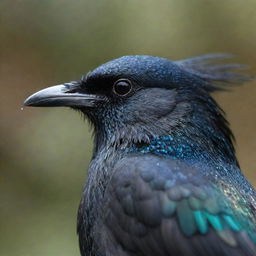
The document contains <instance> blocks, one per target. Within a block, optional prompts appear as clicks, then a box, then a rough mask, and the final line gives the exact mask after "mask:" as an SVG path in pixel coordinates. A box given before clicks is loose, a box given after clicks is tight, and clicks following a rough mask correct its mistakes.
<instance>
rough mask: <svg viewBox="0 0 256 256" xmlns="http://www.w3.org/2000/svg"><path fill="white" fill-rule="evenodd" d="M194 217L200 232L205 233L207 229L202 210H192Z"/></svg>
mask: <svg viewBox="0 0 256 256" xmlns="http://www.w3.org/2000/svg"><path fill="white" fill-rule="evenodd" d="M194 218H195V221H196V224H197V227H198V230H199V232H200V233H201V234H206V233H207V231H208V224H207V219H206V217H205V215H204V214H203V213H202V211H194Z"/></svg>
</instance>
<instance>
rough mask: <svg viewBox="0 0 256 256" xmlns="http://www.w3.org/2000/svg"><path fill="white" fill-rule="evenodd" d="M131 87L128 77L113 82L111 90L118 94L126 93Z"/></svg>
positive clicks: (123, 94)
mask: <svg viewBox="0 0 256 256" xmlns="http://www.w3.org/2000/svg"><path fill="white" fill-rule="evenodd" d="M131 89H132V84H131V82H130V81H129V80H128V79H119V80H117V81H116V82H115V83H114V86H113V92H114V93H115V94H117V95H120V96H125V95H127V94H128V93H129V92H130V91H131Z"/></svg>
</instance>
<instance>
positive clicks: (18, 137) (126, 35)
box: [0, 0, 256, 256]
mask: <svg viewBox="0 0 256 256" xmlns="http://www.w3.org/2000/svg"><path fill="white" fill-rule="evenodd" d="M255 24H256V1H255V0H243V1H241V0H225V1H223V0H189V1H188V0H179V1H178V0H166V1H164V0H159V1H155V0H147V1H146V0H145V1H137V0H126V1H121V0H116V1H114V0H108V1H107V0H96V1H88V0H73V1H71V0H11V1H10V0H1V1H0V53H1V55H0V71H1V73H0V86H1V90H0V115H1V123H0V124H1V125H0V255H1V256H16V255H17V256H30V255H31V256H32V255H33V256H34V255H36V256H45V255H47V256H51V255H52V256H56V255H62V256H66V255H72V256H75V255H77V256H78V255H79V250H78V244H77V237H76V230H75V226H76V211H77V207H78V204H79V200H80V195H81V191H82V186H83V184H84V181H85V179H86V168H87V166H88V162H89V160H90V156H91V148H92V139H91V131H90V128H89V127H88V124H87V123H85V122H84V120H83V118H81V116H80V115H79V114H78V113H76V112H73V111H71V110H69V109H65V108H59V109H58V108H55V109H47V108H44V109H40V108H36V109H35V108H34V109H33V108H24V109H23V110H22V109H21V108H22V103H23V100H24V99H25V98H26V97H27V96H29V95H30V94H31V93H33V92H35V91H36V90H39V89H41V88H43V87H45V86H48V85H53V84H58V83H61V82H66V81H70V80H74V79H78V78H80V76H81V75H82V74H85V73H86V72H87V71H89V70H91V69H93V68H94V67H96V66H97V65H99V64H101V63H103V62H105V61H107V60H110V59H113V58H116V57H119V56H122V55H129V54H149V55H159V56H164V57H168V58H171V59H182V58H186V57H190V56H194V55H199V54H204V53H215V52H217V53H219V52H221V53H222V52H229V53H233V54H235V55H237V56H239V57H237V58H236V59H235V60H234V61H236V62H241V63H246V64H248V65H250V66H251V70H249V72H250V73H252V74H253V73H254V74H255V73H256V30H255ZM232 61H233V60H232ZM215 97H216V99H217V100H218V102H219V103H220V104H221V106H222V107H223V108H224V109H225V110H226V112H227V116H228V119H229V121H230V123H231V125H232V128H233V131H234V133H235V136H236V138H237V153H238V157H239V159H240V163H241V166H242V169H243V170H244V173H245V175H246V176H247V177H248V179H249V180H250V181H251V182H252V183H253V184H254V185H255V184H256V163H255V157H256V137H255V130H256V115H255V114H256V100H255V99H256V82H251V83H249V84H246V85H244V86H242V87H236V88H234V90H233V91H232V92H230V93H219V94H216V95H215Z"/></svg>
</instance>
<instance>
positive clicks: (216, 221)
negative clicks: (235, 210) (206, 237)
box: [204, 212, 223, 230]
mask: <svg viewBox="0 0 256 256" xmlns="http://www.w3.org/2000/svg"><path fill="white" fill-rule="evenodd" d="M204 214H205V216H206V218H207V219H208V221H209V222H210V223H211V225H212V227H213V228H214V229H215V230H222V229H223V225H222V224H221V220H220V217H219V216H217V215H213V214H210V213H208V212H205V213H204Z"/></svg>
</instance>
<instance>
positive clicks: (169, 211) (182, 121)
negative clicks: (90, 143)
mask: <svg viewBox="0 0 256 256" xmlns="http://www.w3.org/2000/svg"><path fill="white" fill-rule="evenodd" d="M225 57H229V55H221V54H220V55H205V56H201V57H196V58H191V59H187V60H182V61H170V60H168V59H164V58H159V57H152V56H125V57H121V58H119V59H115V60H113V61H110V62H108V63H106V64H103V65H101V66H100V67H98V68H96V69H95V70H93V71H92V72H90V73H88V74H87V75H86V76H84V77H83V78H82V79H81V80H80V81H74V82H71V83H66V84H63V85H59V86H55V87H50V88H47V89H45V90H42V91H40V92H38V93H36V94H34V95H32V96H31V97H29V98H28V99H27V100H26V101H25V105H28V106H70V107H72V108H74V109H78V110H80V111H82V112H83V113H84V114H85V116H86V117H87V118H88V119H89V120H90V121H91V122H92V124H93V125H94V128H95V148H94V153H93V157H92V161H91V164H90V167H89V171H88V180H87V183H86V185H85V187H84V192H83V196H82V200H81V204H80V207H79V212H78V226H77V232H78V235H79V243H80V250H81V254H82V255H83V256H85V255H93V256H99V255H100V256H102V255H106V256H107V255H118V256H122V255H123V256H128V255H134V256H146V255H147V256H150V255H152V256H153V255H154V256H155V255H159V256H160V255H162V256H167V255H168V256H178V255H186V256H205V255H207V256H230V255H232V256H249V255H250V256H253V255H256V201H255V200H256V195H255V190H254V189H253V187H252V186H251V185H250V184H249V182H248V181H247V180H246V179H245V177H244V176H243V174H242V173H241V171H240V168H239V165H238V161H237V159H236V155H235V150H234V146H233V135H232V133H231V131H230V129H229V126H228V122H227V121H226V119H225V116H224V113H223V111H222V110H221V108H220V107H219V106H218V105H217V103H216V102H215V101H214V99H213V98H212V97H211V96H210V93H211V92H213V91H216V90H221V89H225V84H229V83H233V84H235V83H242V82H245V81H248V80H250V79H251V77H250V76H249V75H246V74H242V73H239V72H233V70H235V69H242V68H244V66H243V65H238V64H225V65H211V62H212V61H217V60H222V59H223V58H225Z"/></svg>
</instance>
